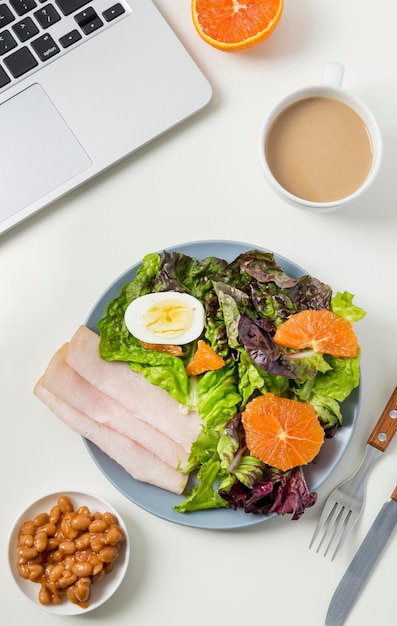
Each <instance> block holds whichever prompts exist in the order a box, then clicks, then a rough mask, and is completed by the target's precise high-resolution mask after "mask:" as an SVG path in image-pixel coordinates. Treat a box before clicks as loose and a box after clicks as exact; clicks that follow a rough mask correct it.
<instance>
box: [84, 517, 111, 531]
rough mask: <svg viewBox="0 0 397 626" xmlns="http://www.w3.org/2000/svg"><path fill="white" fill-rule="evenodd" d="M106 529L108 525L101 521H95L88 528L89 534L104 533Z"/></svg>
mask: <svg viewBox="0 0 397 626" xmlns="http://www.w3.org/2000/svg"><path fill="white" fill-rule="evenodd" d="M107 529H108V524H107V522H105V520H103V519H96V520H94V521H93V522H91V524H90V525H89V526H88V530H89V531H90V533H104V532H105V530H107Z"/></svg>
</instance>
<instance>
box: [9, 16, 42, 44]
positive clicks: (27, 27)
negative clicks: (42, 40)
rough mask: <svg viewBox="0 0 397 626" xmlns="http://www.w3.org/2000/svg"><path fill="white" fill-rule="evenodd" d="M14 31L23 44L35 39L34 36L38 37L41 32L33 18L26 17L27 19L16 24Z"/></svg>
mask: <svg viewBox="0 0 397 626" xmlns="http://www.w3.org/2000/svg"><path fill="white" fill-rule="evenodd" d="M12 30H13V31H14V33H15V34H16V36H17V37H18V39H19V41H22V42H24V41H27V40H28V39H30V38H31V37H34V35H37V33H38V32H39V29H38V28H37V26H36V24H35V23H34V21H33V20H32V18H31V17H25V19H23V20H21V21H20V22H17V24H14V26H13V27H12Z"/></svg>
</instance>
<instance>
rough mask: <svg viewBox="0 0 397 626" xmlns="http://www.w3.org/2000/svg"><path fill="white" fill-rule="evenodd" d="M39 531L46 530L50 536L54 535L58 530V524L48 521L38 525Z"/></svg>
mask: <svg viewBox="0 0 397 626" xmlns="http://www.w3.org/2000/svg"><path fill="white" fill-rule="evenodd" d="M37 532H45V533H46V535H47V536H48V537H53V536H54V535H55V533H56V532H57V526H56V524H52V523H51V522H46V523H45V524H41V525H40V526H38V528H37Z"/></svg>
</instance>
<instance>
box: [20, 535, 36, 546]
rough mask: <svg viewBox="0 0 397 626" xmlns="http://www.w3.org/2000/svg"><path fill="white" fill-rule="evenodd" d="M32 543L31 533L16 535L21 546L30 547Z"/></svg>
mask: <svg viewBox="0 0 397 626" xmlns="http://www.w3.org/2000/svg"><path fill="white" fill-rule="evenodd" d="M33 544H34V536H33V535H22V534H21V535H19V537H18V545H19V546H22V547H23V548H32V547H33Z"/></svg>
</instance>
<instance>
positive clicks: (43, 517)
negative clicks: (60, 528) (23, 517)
mask: <svg viewBox="0 0 397 626" xmlns="http://www.w3.org/2000/svg"><path fill="white" fill-rule="evenodd" d="M48 520H49V515H48V513H39V514H38V515H36V517H35V518H34V520H33V526H35V528H38V527H39V526H42V525H43V524H46V523H47V522H48Z"/></svg>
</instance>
